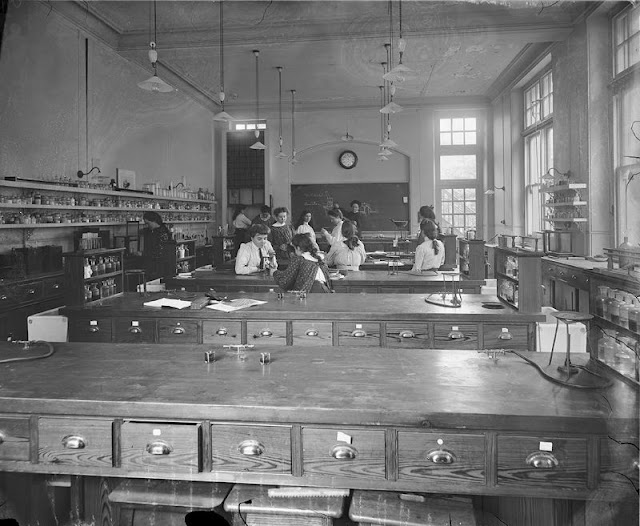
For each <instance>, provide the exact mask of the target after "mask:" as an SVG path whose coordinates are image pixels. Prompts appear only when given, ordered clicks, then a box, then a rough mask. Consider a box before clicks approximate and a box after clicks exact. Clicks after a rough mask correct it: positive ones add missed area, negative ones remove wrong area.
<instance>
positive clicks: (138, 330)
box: [129, 327, 142, 334]
mask: <svg viewBox="0 0 640 526" xmlns="http://www.w3.org/2000/svg"><path fill="white" fill-rule="evenodd" d="M129 332H130V333H131V334H142V329H141V328H140V327H129Z"/></svg>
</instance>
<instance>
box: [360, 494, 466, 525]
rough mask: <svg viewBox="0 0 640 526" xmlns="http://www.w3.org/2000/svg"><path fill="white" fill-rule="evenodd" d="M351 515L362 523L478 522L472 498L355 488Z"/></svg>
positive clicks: (437, 523)
mask: <svg viewBox="0 0 640 526" xmlns="http://www.w3.org/2000/svg"><path fill="white" fill-rule="evenodd" d="M349 518H350V519H351V520H352V521H355V522H357V523H358V524H359V526H373V525H376V524H381V525H384V526H424V525H425V524H429V525H430V526H449V525H453V526H475V525H476V519H475V514H474V511H473V504H472V503H471V498H467V497H447V496H439V495H429V496H425V495H416V494H413V493H411V494H406V493H394V492H389V491H361V490H357V491H354V492H353V496H352V497H351V506H350V507H349Z"/></svg>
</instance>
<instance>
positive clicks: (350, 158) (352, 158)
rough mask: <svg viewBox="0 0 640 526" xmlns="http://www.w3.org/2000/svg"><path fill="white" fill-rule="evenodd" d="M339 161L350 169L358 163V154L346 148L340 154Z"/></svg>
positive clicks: (345, 167)
mask: <svg viewBox="0 0 640 526" xmlns="http://www.w3.org/2000/svg"><path fill="white" fill-rule="evenodd" d="M338 162H339V163H340V166H342V167H343V168H344V169H345V170H350V169H351V168H353V167H355V165H356V164H358V156H357V155H356V152H352V151H351V150H345V151H343V152H341V153H340V155H339V156H338Z"/></svg>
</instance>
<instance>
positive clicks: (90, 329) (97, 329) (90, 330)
mask: <svg viewBox="0 0 640 526" xmlns="http://www.w3.org/2000/svg"><path fill="white" fill-rule="evenodd" d="M87 330H88V331H89V332H100V327H98V326H97V325H91V326H90V327H89V328H88V329H87Z"/></svg>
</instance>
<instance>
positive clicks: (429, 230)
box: [411, 219, 444, 274]
mask: <svg viewBox="0 0 640 526" xmlns="http://www.w3.org/2000/svg"><path fill="white" fill-rule="evenodd" d="M420 226H421V229H422V231H421V233H422V235H423V236H424V241H423V242H422V243H420V244H419V245H418V246H417V248H416V259H415V262H414V264H413V268H412V269H411V272H412V273H414V274H420V273H421V272H424V271H426V270H433V271H437V270H438V268H440V266H441V265H442V264H443V263H444V244H443V243H442V241H440V240H439V239H438V225H436V224H435V223H434V222H433V221H431V220H430V219H425V220H424V221H423V222H422V223H421V225H420Z"/></svg>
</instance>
